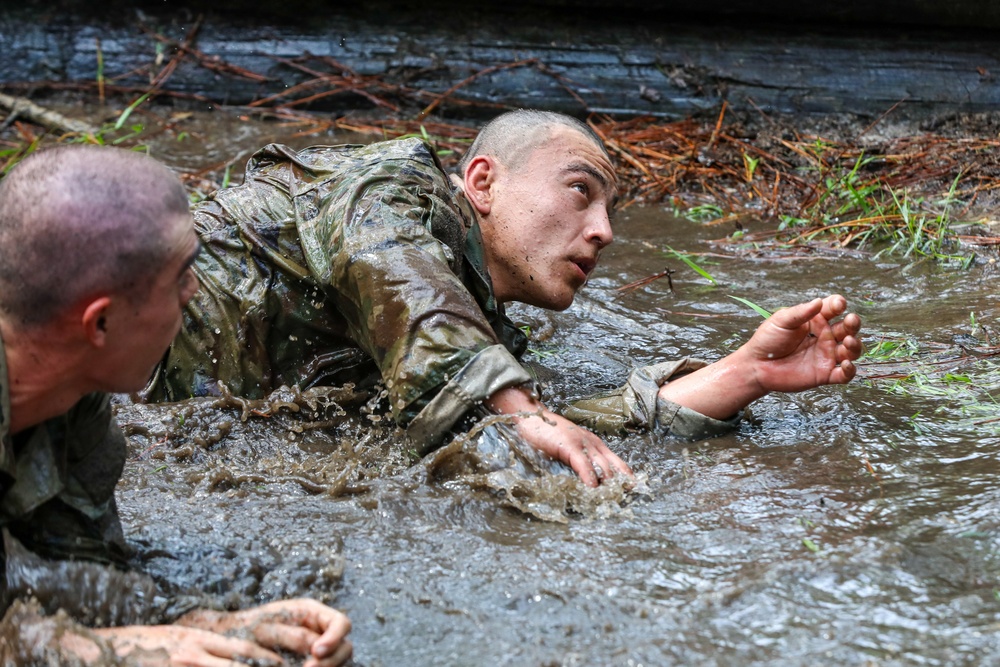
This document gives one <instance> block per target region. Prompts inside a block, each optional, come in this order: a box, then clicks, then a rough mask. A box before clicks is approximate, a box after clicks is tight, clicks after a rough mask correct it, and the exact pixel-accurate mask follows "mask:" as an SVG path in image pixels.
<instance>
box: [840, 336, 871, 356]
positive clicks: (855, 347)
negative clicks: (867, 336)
mask: <svg viewBox="0 0 1000 667" xmlns="http://www.w3.org/2000/svg"><path fill="white" fill-rule="evenodd" d="M864 350H865V348H864V345H862V344H861V341H860V340H859V339H857V338H855V337H854V336H848V337H846V338H845V339H844V340H843V341H842V342H841V343H840V345H839V346H838V347H837V359H838V360H840V361H845V360H846V361H854V360H855V359H857V358H858V357H860V356H861V354H862V353H863V352H864Z"/></svg>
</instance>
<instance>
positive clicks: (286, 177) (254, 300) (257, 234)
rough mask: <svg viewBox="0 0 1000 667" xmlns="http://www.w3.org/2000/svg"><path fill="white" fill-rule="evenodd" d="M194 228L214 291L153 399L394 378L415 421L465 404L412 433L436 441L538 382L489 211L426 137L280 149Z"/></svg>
mask: <svg viewBox="0 0 1000 667" xmlns="http://www.w3.org/2000/svg"><path fill="white" fill-rule="evenodd" d="M194 217H195V226H196V228H197V231H198V234H199V236H200V238H201V242H202V244H203V250H202V252H201V254H200V255H199V257H198V259H197V261H196V263H195V266H194V270H195V273H196V275H197V277H198V280H199V281H200V283H201V289H200V290H199V291H198V293H197V294H196V295H195V297H194V299H193V300H192V301H191V303H190V304H189V305H188V307H187V308H186V309H185V322H184V327H183V330H182V332H181V334H180V336H179V337H178V338H177V340H176V341H175V342H174V344H173V345H172V346H171V348H170V351H169V352H168V354H167V356H166V358H165V359H164V361H163V362H162V363H161V365H160V367H159V368H158V369H157V372H156V374H155V375H154V377H153V379H152V380H151V382H150V384H149V385H148V386H147V389H146V391H145V393H144V396H145V398H146V399H147V400H154V401H164V400H166V401H175V400H181V399H184V398H188V397H190V396H203V395H212V394H218V393H219V392H220V387H219V382H222V383H224V384H225V385H226V387H227V388H228V389H229V390H230V391H232V392H233V393H234V394H236V395H240V396H246V397H250V398H260V397H262V396H264V395H266V394H267V393H268V392H270V391H272V390H274V389H277V388H278V387H280V386H281V385H289V386H291V385H298V386H299V387H301V388H307V387H310V386H313V385H342V384H345V383H347V382H352V383H354V384H355V385H356V386H357V387H359V388H367V387H372V386H374V385H375V383H376V382H377V381H379V380H381V381H382V382H383V383H384V386H385V388H386V389H387V391H388V396H389V405H390V409H391V411H392V415H393V418H394V419H395V420H396V421H397V423H399V424H401V425H403V426H406V425H410V424H411V422H413V421H414V419H415V418H416V417H417V416H418V414H419V413H421V411H422V410H424V409H425V408H426V407H427V406H428V404H429V403H430V402H431V401H432V399H434V398H436V397H439V396H442V394H443V396H444V397H451V399H454V400H449V399H447V398H440V399H439V400H438V401H437V402H436V403H435V405H434V406H432V413H433V418H430V417H428V418H426V419H423V420H418V423H417V425H418V426H419V428H417V429H411V431H417V433H416V437H415V439H416V440H418V441H419V442H421V443H427V444H428V445H430V444H433V441H434V440H436V439H439V438H440V437H441V436H442V435H443V434H444V432H446V431H447V429H448V428H450V426H451V425H452V424H454V423H455V421H457V420H458V419H459V418H460V417H461V416H462V414H464V412H466V411H467V410H468V409H469V408H470V407H472V405H474V404H475V403H477V402H478V401H480V400H482V399H483V398H485V397H486V396H489V395H490V394H492V393H493V392H494V391H496V390H498V389H500V388H502V387H503V386H510V385H513V384H519V383H523V382H527V381H529V380H530V376H529V375H528V374H527V372H526V371H525V370H524V369H523V368H522V367H521V366H520V364H519V363H518V361H517V360H518V358H519V357H520V356H521V355H522V354H523V352H524V350H525V348H526V347H527V339H526V337H525V336H524V334H523V333H522V332H521V331H520V330H519V329H517V327H515V326H514V324H513V323H512V322H511V321H510V319H509V318H508V317H507V316H506V314H505V313H504V310H503V307H502V306H501V305H500V304H498V303H497V302H496V300H495V298H494V296H493V291H492V285H491V283H490V281H489V279H488V277H487V273H486V267H485V259H484V257H483V248H482V239H481V236H480V234H479V228H478V226H477V225H476V224H475V215H474V213H473V211H472V209H471V207H470V206H469V204H468V202H467V201H466V200H465V198H464V196H462V195H461V194H460V193H458V192H456V191H455V189H454V188H453V187H452V185H451V183H450V182H449V180H448V177H447V175H446V174H445V173H444V171H443V169H442V167H441V165H440V163H439V162H438V159H437V157H436V155H435V154H434V152H433V151H432V150H431V149H430V148H429V147H428V146H427V145H426V144H424V143H423V142H422V141H420V140H417V139H408V140H397V141H386V142H381V143H376V144H372V145H369V146H315V147H311V148H307V149H305V150H302V151H299V152H295V151H293V150H291V149H290V148H288V147H286V146H281V145H276V144H272V145H269V146H266V147H264V148H263V149H261V150H260V151H259V152H257V153H256V154H255V155H254V156H253V157H252V158H251V160H250V161H249V163H248V165H247V170H246V177H245V179H244V183H243V184H242V185H240V186H237V187H231V188H227V189H223V190H220V191H218V192H216V193H215V194H214V195H213V196H212V197H210V198H209V199H207V200H206V201H204V202H201V203H200V204H198V205H197V206H196V207H195V209H194ZM473 369H476V372H472V370H473ZM463 370H465V371H466V372H464V373H463ZM445 389H447V391H442V390H445Z"/></svg>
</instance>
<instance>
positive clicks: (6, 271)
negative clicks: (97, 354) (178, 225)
mask: <svg viewBox="0 0 1000 667" xmlns="http://www.w3.org/2000/svg"><path fill="white" fill-rule="evenodd" d="M185 215H189V213H188V199H187V195H186V193H185V192H184V187H183V186H182V185H181V183H180V181H179V180H178V179H177V176H176V175H175V174H174V173H173V172H171V171H170V170H169V169H168V168H167V167H165V166H163V165H162V164H160V163H159V162H157V161H156V160H154V159H152V158H150V157H148V156H146V155H143V154H141V153H136V152H133V151H126V150H122V149H118V148H110V147H104V146H83V145H70V146H59V147H56V148H50V149H46V150H42V151H39V152H37V153H34V154H32V155H30V156H28V157H27V158H25V159H24V160H23V161H22V162H21V163H20V164H18V165H17V166H16V167H14V169H12V170H11V171H10V173H9V174H8V175H7V176H6V177H5V178H4V179H3V180H0V314H2V315H3V317H4V319H5V320H7V321H8V322H9V323H10V324H11V325H12V326H15V327H20V328H22V329H23V328H30V327H32V326H39V325H43V324H46V323H49V322H51V321H52V320H53V319H55V318H56V317H57V316H59V315H62V314H64V313H65V312H66V311H67V310H68V309H69V308H71V307H73V306H75V305H78V304H80V303H82V302H83V300H84V299H88V298H96V297H98V296H101V295H106V294H122V295H126V296H129V295H134V294H135V293H136V290H138V289H141V288H143V287H148V285H150V284H151V283H152V281H153V279H154V278H155V277H156V276H157V274H158V273H159V272H160V271H162V269H163V267H164V266H165V265H166V262H167V260H168V259H169V247H168V239H167V234H168V232H169V230H170V229H171V226H170V225H169V224H168V222H171V221H175V220H177V218H178V217H179V216H185Z"/></svg>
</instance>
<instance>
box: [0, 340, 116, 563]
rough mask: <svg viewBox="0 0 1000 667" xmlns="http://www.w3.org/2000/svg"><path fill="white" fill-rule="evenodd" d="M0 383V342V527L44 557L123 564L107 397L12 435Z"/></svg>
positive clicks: (2, 368) (0, 379)
mask: <svg viewBox="0 0 1000 667" xmlns="http://www.w3.org/2000/svg"><path fill="white" fill-rule="evenodd" d="M7 383H8V373H7V356H6V353H5V352H4V347H3V341H2V340H0V526H3V527H4V528H7V529H8V530H9V531H10V532H11V534H12V535H14V536H15V537H16V538H17V539H18V540H20V541H21V543H22V544H24V546H26V547H27V548H28V549H30V550H31V551H33V552H35V553H37V554H39V555H41V556H44V557H46V558H52V559H68V558H79V559H85V560H93V561H98V562H101V563H113V564H115V565H118V566H121V567H126V566H127V549H126V546H125V540H124V537H123V535H122V528H121V522H120V521H119V518H118V511H117V508H116V507H115V497H114V490H115V485H116V484H117V483H118V478H119V477H120V476H121V473H122V469H123V468H124V466H125V454H126V450H125V437H124V435H122V432H121V430H120V429H119V428H118V426H117V425H116V424H115V423H114V420H113V418H112V415H111V405H110V402H109V396H108V395H107V394H99V393H97V394H88V395H87V396H84V397H83V398H82V399H80V401H79V402H78V403H77V404H76V405H74V406H73V407H72V408H70V410H69V411H68V412H67V413H66V414H64V415H61V416H59V417H54V418H52V419H49V420H48V421H45V422H43V423H41V424H39V425H37V426H34V427H32V428H29V429H27V430H25V431H22V432H20V433H17V434H16V435H13V436H12V435H11V434H10V415H11V408H10V392H9V388H8V384H7ZM2 548H3V544H2V541H0V549H2ZM0 577H2V570H0Z"/></svg>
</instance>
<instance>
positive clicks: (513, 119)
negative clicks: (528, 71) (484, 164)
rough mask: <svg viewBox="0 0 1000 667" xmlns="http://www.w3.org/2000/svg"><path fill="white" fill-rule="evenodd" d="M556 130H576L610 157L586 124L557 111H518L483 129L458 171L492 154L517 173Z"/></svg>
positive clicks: (511, 112) (462, 170)
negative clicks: (479, 157)
mask: <svg viewBox="0 0 1000 667" xmlns="http://www.w3.org/2000/svg"><path fill="white" fill-rule="evenodd" d="M557 127H568V128H570V129H573V130H576V131H577V132H579V133H580V134H582V135H584V136H585V137H588V138H589V139H590V140H591V141H593V142H594V145H595V146H598V147H600V149H601V150H602V151H603V152H604V154H605V155H607V149H606V148H605V147H604V142H603V141H602V140H601V138H600V137H599V136H598V135H597V133H596V132H594V130H593V129H592V128H591V127H590V126H589V125H587V124H586V123H583V122H581V121H579V120H577V119H576V118H573V117H572V116H567V115H565V114H561V113H556V112H554V111H538V110H536V109H518V110H516V111H508V112H507V113H504V114H501V115H499V116H497V117H496V118H494V119H493V120H491V121H490V122H489V123H487V124H486V125H485V126H483V129H482V130H481V131H480V132H479V134H478V135H477V136H476V140H475V141H474V142H472V146H470V147H469V150H467V151H466V152H465V155H463V156H462V159H461V160H460V161H459V163H458V169H459V172H460V173H465V168H466V167H467V166H468V165H469V163H470V162H471V161H472V159H473V158H475V157H477V156H479V155H489V156H491V157H493V158H495V159H496V160H497V161H498V162H500V164H502V165H504V166H505V167H507V168H508V169H512V170H516V169H517V168H518V167H520V166H521V164H522V163H523V162H524V160H526V159H527V157H528V156H529V155H530V154H531V152H532V151H533V150H534V149H535V148H537V147H538V146H540V145H541V144H543V143H545V141H546V139H548V138H549V137H550V136H551V134H552V132H553V130H554V129H555V128H557ZM608 159H609V160H610V159H611V158H610V157H608Z"/></svg>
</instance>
